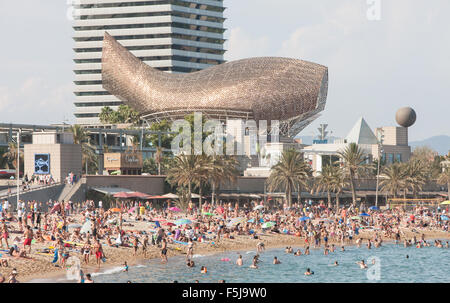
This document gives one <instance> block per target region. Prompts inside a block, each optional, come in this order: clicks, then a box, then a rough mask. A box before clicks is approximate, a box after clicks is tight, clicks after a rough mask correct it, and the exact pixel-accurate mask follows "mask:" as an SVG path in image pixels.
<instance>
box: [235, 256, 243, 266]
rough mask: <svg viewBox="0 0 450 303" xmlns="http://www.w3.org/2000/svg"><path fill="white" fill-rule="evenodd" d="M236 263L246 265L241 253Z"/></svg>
mask: <svg viewBox="0 0 450 303" xmlns="http://www.w3.org/2000/svg"><path fill="white" fill-rule="evenodd" d="M236 265H237V266H242V265H244V261H243V260H242V256H241V255H239V257H238V259H237V260H236Z"/></svg>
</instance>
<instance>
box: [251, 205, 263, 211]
mask: <svg viewBox="0 0 450 303" xmlns="http://www.w3.org/2000/svg"><path fill="white" fill-rule="evenodd" d="M263 208H264V206H263V205H256V206H255V207H254V208H253V210H260V209H263Z"/></svg>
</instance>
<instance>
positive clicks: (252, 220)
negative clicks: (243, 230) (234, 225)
mask: <svg viewBox="0 0 450 303" xmlns="http://www.w3.org/2000/svg"><path fill="white" fill-rule="evenodd" d="M247 222H248V223H255V219H250V220H248V221H247Z"/></svg>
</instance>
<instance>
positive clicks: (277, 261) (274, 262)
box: [273, 257, 281, 264]
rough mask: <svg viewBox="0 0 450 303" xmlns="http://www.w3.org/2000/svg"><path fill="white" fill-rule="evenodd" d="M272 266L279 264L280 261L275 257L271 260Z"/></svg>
mask: <svg viewBox="0 0 450 303" xmlns="http://www.w3.org/2000/svg"><path fill="white" fill-rule="evenodd" d="M273 264H281V261H280V260H278V258H277V257H274V258H273Z"/></svg>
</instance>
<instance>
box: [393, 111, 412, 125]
mask: <svg viewBox="0 0 450 303" xmlns="http://www.w3.org/2000/svg"><path fill="white" fill-rule="evenodd" d="M416 118H417V116H416V112H415V111H414V109H412V108H411V107H402V108H400V109H399V110H398V111H397V113H396V114H395V120H396V121H397V123H398V124H399V125H400V126H403V127H410V126H412V125H413V124H414V123H415V122H416Z"/></svg>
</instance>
